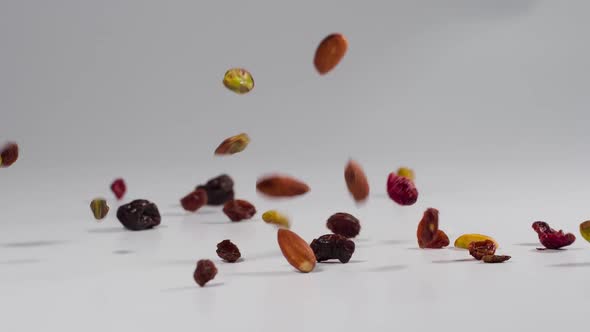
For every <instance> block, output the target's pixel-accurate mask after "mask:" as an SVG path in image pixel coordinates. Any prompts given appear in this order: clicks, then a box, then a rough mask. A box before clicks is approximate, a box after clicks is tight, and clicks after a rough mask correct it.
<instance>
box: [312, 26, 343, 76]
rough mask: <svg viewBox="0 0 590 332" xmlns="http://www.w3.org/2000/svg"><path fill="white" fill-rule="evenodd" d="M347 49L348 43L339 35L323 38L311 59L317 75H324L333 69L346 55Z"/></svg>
mask: <svg viewBox="0 0 590 332" xmlns="http://www.w3.org/2000/svg"><path fill="white" fill-rule="evenodd" d="M347 49H348V41H347V40H346V37H344V36H343V35H341V34H339V33H334V34H331V35H329V36H328V37H326V38H324V40H322V42H321V43H320V45H319V46H318V48H317V50H316V52H315V57H314V59H313V64H314V65H315V68H316V69H317V71H318V73H320V75H324V74H327V73H328V72H329V71H331V70H332V69H334V67H336V65H338V63H339V62H340V60H342V58H343V57H344V54H346V50H347Z"/></svg>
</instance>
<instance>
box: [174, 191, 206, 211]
mask: <svg viewBox="0 0 590 332" xmlns="http://www.w3.org/2000/svg"><path fill="white" fill-rule="evenodd" d="M205 204H207V192H206V191H205V190H203V189H198V190H195V191H193V192H192V193H190V194H188V195H186V196H184V197H183V198H182V199H181V200H180V205H182V207H183V208H184V209H185V210H187V211H190V212H195V211H197V210H198V209H200V208H201V207H202V206H203V205H205Z"/></svg>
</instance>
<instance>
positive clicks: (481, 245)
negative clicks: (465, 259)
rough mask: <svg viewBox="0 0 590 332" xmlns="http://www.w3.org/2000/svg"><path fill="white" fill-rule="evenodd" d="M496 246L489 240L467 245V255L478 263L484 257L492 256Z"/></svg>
mask: <svg viewBox="0 0 590 332" xmlns="http://www.w3.org/2000/svg"><path fill="white" fill-rule="evenodd" d="M495 253H496V244H495V243H494V241H491V240H483V241H475V242H471V243H470V244H469V254H470V255H471V256H473V257H474V258H475V259H477V260H478V261H480V260H481V259H482V258H483V257H484V256H489V255H494V254H495Z"/></svg>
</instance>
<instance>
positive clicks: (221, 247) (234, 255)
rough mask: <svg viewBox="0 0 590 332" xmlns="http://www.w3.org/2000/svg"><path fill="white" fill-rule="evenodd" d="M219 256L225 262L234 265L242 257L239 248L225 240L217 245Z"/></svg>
mask: <svg viewBox="0 0 590 332" xmlns="http://www.w3.org/2000/svg"><path fill="white" fill-rule="evenodd" d="M217 256H219V258H221V259H223V260H224V261H227V262H230V263H234V262H236V261H237V260H238V259H240V257H241V256H242V255H241V254H240V249H238V246H236V245H235V244H233V243H232V242H231V241H230V240H223V241H221V242H219V243H218V244H217Z"/></svg>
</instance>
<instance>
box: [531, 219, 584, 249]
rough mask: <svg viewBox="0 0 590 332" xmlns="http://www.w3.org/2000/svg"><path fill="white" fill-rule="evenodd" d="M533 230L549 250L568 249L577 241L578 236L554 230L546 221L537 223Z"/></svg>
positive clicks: (534, 224)
mask: <svg viewBox="0 0 590 332" xmlns="http://www.w3.org/2000/svg"><path fill="white" fill-rule="evenodd" d="M532 227H533V229H534V230H535V232H537V234H538V235H539V241H541V244H542V245H543V246H544V247H545V248H547V249H559V248H562V247H566V246H569V245H571V244H572V243H574V241H576V236H575V235H574V234H572V233H564V232H563V231H562V230H561V229H560V230H559V231H556V230H554V229H553V228H551V227H550V226H549V224H547V223H546V222H544V221H535V222H534V223H533V225H532Z"/></svg>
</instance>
